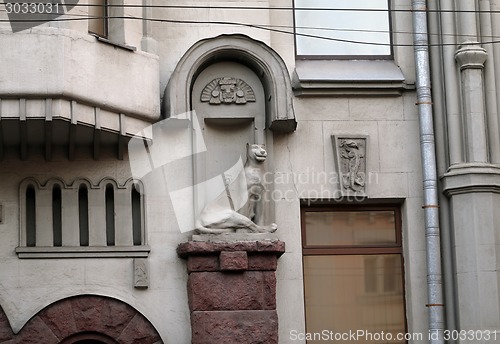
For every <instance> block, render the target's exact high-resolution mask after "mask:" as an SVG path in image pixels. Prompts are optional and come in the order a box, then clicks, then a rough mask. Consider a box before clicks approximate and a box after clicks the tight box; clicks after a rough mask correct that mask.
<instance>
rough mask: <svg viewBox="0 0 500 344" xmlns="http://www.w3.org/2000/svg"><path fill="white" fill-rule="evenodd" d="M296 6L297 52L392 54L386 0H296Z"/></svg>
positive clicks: (309, 53) (305, 53)
mask: <svg viewBox="0 0 500 344" xmlns="http://www.w3.org/2000/svg"><path fill="white" fill-rule="evenodd" d="M295 8H297V10H295V26H296V30H295V32H296V34H297V35H296V45H297V55H337V56H349V55H354V56H355V55H363V56H390V55H391V48H390V42H391V39H390V32H389V7H388V1H387V0H349V1H345V0H295ZM304 8H310V9H316V10H304ZM319 9H321V10H319ZM323 9H325V10H323ZM347 9H349V10H351V11H347ZM363 10H364V11H363ZM374 10H378V11H374ZM380 10H382V11H380ZM309 36H314V37H317V36H319V37H325V38H327V39H321V38H313V37H309ZM346 41H347V42H346Z"/></svg>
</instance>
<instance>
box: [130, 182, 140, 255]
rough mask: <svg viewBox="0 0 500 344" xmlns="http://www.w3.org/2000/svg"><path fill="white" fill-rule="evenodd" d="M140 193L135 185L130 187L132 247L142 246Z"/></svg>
mask: <svg viewBox="0 0 500 344" xmlns="http://www.w3.org/2000/svg"><path fill="white" fill-rule="evenodd" d="M141 197H142V195H141V193H140V191H139V190H138V187H137V186H136V185H133V186H132V192H131V198H132V230H133V240H134V245H142V209H141V204H142V202H141Z"/></svg>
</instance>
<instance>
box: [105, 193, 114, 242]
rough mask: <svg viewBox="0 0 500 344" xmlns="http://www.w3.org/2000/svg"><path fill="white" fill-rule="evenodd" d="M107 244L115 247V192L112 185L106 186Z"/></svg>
mask: <svg viewBox="0 0 500 344" xmlns="http://www.w3.org/2000/svg"><path fill="white" fill-rule="evenodd" d="M106 243H107V245H108V246H114V245H115V191H114V188H113V185H112V184H108V185H106Z"/></svg>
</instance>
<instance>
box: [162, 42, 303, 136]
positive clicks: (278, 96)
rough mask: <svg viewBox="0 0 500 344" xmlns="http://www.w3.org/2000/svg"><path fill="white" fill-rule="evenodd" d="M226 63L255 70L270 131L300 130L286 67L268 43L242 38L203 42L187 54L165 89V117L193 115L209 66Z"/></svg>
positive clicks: (198, 43)
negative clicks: (194, 97) (196, 90)
mask: <svg viewBox="0 0 500 344" xmlns="http://www.w3.org/2000/svg"><path fill="white" fill-rule="evenodd" d="M223 61H226V62H227V61H232V62H235V63H239V64H241V65H243V66H245V67H247V68H249V69H251V70H252V71H253V72H254V73H255V74H256V75H257V76H258V78H259V79H260V80H261V83H262V87H263V89H264V95H265V114H264V115H265V123H266V127H267V128H269V129H271V130H273V131H276V132H285V133H286V132H293V131H294V130H295V129H296V127H297V121H296V119H295V114H294V111H293V105H292V88H291V82H290V76H289V74H288V70H287V68H286V65H285V63H284V62H283V60H282V59H281V57H280V56H279V55H278V54H277V53H276V52H275V51H274V50H272V49H271V48H270V47H268V46H267V45H266V44H265V43H263V42H260V41H256V40H254V39H252V38H250V37H248V36H245V35H239V34H235V35H220V36H217V37H215V38H208V39H204V40H201V41H199V42H197V43H196V44H194V45H193V46H192V47H191V48H190V49H189V50H188V51H187V52H186V53H185V54H184V56H183V57H182V58H181V60H180V61H179V63H178V64H177V66H176V68H175V70H174V72H173V73H172V75H171V77H170V80H169V83H168V85H167V87H166V89H165V94H164V98H163V102H164V106H163V115H164V117H167V118H168V117H172V116H177V115H179V114H183V113H186V112H188V111H191V110H192V104H191V91H192V87H193V84H194V81H195V80H196V78H197V77H198V76H199V74H200V73H201V72H203V70H205V69H206V68H207V67H208V66H210V65H212V64H214V63H217V62H223Z"/></svg>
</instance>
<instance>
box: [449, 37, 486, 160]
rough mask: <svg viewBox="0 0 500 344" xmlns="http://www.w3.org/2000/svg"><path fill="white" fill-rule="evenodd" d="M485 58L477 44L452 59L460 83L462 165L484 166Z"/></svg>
mask: <svg viewBox="0 0 500 344" xmlns="http://www.w3.org/2000/svg"><path fill="white" fill-rule="evenodd" d="M487 56H488V54H487V53H486V50H485V49H483V48H482V47H481V46H479V43H477V42H468V43H465V44H463V45H462V46H461V47H460V49H459V50H458V51H457V52H456V55H455V58H456V60H457V62H458V63H459V65H460V73H461V79H462V107H463V116H464V132H465V147H466V150H465V152H466V161H468V162H487V161H488V143H487V136H486V113H485V105H484V100H485V94H484V80H483V68H484V63H485V61H486V58H487Z"/></svg>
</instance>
